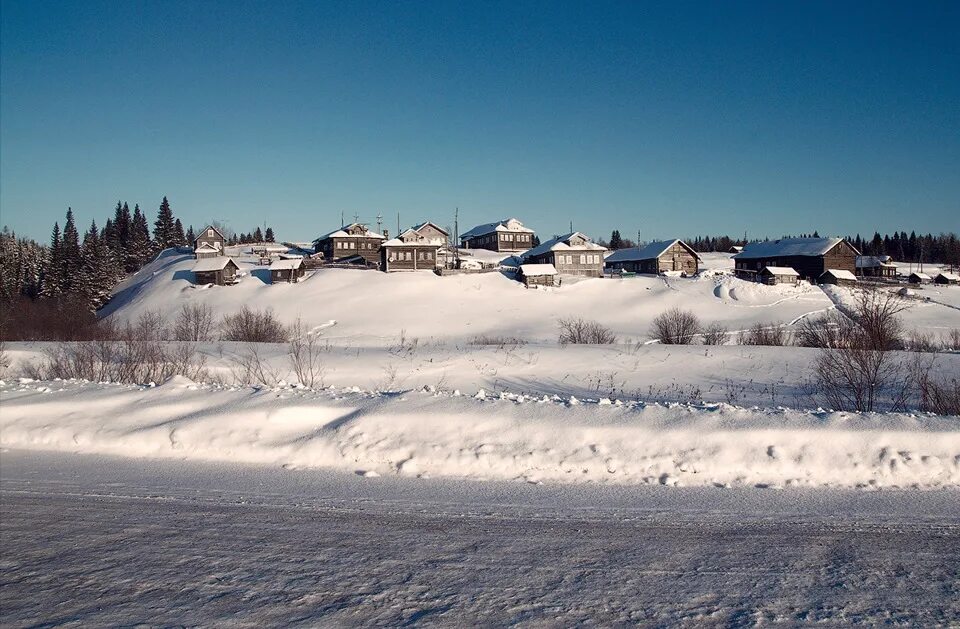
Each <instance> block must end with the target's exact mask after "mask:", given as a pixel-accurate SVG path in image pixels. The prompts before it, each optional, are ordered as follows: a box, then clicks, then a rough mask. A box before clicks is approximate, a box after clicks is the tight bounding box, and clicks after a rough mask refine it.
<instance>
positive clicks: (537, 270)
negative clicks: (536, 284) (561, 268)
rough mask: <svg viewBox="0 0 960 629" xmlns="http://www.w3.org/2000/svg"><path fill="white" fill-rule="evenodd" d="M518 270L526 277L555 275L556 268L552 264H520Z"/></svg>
mask: <svg viewBox="0 0 960 629" xmlns="http://www.w3.org/2000/svg"><path fill="white" fill-rule="evenodd" d="M520 272H521V273H523V274H524V275H526V276H527V277H539V276H543V275H556V274H557V269H555V268H554V266H553V265H552V264H521V265H520Z"/></svg>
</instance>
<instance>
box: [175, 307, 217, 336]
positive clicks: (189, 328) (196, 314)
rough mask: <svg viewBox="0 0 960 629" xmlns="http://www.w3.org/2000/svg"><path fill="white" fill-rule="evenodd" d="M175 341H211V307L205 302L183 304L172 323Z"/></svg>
mask: <svg viewBox="0 0 960 629" xmlns="http://www.w3.org/2000/svg"><path fill="white" fill-rule="evenodd" d="M173 338H174V340H176V341H212V340H213V308H211V307H210V306H209V305H207V304H203V303H195V304H184V305H183V306H181V307H180V312H178V313H177V318H176V320H175V321H174V323H173Z"/></svg>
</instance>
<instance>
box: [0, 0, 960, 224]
mask: <svg viewBox="0 0 960 629" xmlns="http://www.w3.org/2000/svg"><path fill="white" fill-rule="evenodd" d="M0 20H2V30H0V47H2V49H0V53H2V54H0V64H2V67H0V81H2V83H0V214H2V217H0V222H2V223H3V224H7V225H9V226H10V227H12V228H14V229H16V230H17V231H18V232H20V233H24V234H27V235H30V236H34V237H37V238H43V239H46V238H47V237H48V235H49V231H50V227H51V226H52V224H53V221H54V220H58V219H60V220H62V217H63V214H64V212H65V210H66V208H67V206H73V208H74V211H75V212H76V214H77V216H78V221H79V222H80V223H82V224H84V225H85V224H88V223H89V221H90V219H92V218H97V219H98V221H100V220H102V219H103V218H105V217H106V216H107V215H108V214H109V213H111V212H112V208H113V206H114V205H115V203H116V201H117V200H118V199H124V200H127V201H129V202H130V203H131V206H132V204H133V203H134V202H139V203H140V205H141V207H143V208H146V209H147V210H148V213H149V216H150V218H151V221H152V218H153V216H154V215H155V213H156V208H157V206H158V205H159V203H160V199H161V197H162V196H163V195H167V196H168V197H169V198H170V201H171V204H172V206H173V210H174V213H175V214H176V215H177V216H178V217H180V218H181V219H182V220H183V221H184V223H185V224H191V223H192V224H194V225H196V226H198V227H199V226H201V224H202V223H206V222H208V221H209V220H211V219H221V220H224V221H226V222H227V223H228V225H229V226H230V227H232V228H233V229H236V230H244V231H246V230H249V229H252V228H253V226H254V225H256V224H260V223H262V222H263V221H264V220H266V221H267V222H268V223H269V224H271V225H273V226H274V228H275V230H276V231H277V235H278V236H279V237H281V238H285V239H310V238H312V237H314V236H316V235H317V234H318V233H320V232H323V231H327V230H329V229H332V228H335V227H337V226H338V224H339V222H340V213H341V211H343V212H345V213H346V214H347V216H348V217H352V216H353V214H355V213H356V214H359V215H360V217H361V219H362V220H369V221H372V220H373V217H374V216H375V215H376V214H377V213H382V214H383V215H384V216H385V217H388V218H387V220H386V223H387V226H388V227H390V228H391V230H392V229H395V227H396V214H397V213H398V212H399V213H400V216H401V222H402V223H403V224H404V226H406V225H409V224H412V223H414V222H417V221H419V220H423V219H432V220H434V221H435V222H437V223H439V224H441V225H448V224H451V223H452V221H453V216H452V215H453V208H454V207H456V206H459V208H460V215H461V229H466V228H469V227H471V226H472V225H473V224H476V223H481V222H486V221H488V220H493V219H497V218H503V217H506V216H517V217H519V218H520V219H521V220H523V221H524V222H525V223H527V224H528V225H530V226H532V227H534V228H535V229H537V231H538V232H540V233H541V234H546V235H550V234H552V233H559V232H562V231H565V230H566V227H567V226H568V225H569V222H570V221H573V224H574V227H575V228H577V229H580V230H582V231H585V232H587V233H590V234H592V235H595V236H603V237H607V236H609V233H610V230H611V229H613V228H615V227H616V228H620V229H621V230H622V231H623V232H624V234H625V235H626V234H635V233H636V231H637V230H638V229H642V230H643V237H644V239H652V238H658V237H671V236H680V237H684V236H688V235H693V234H704V233H713V234H715V233H729V234H732V235H736V234H742V233H743V232H744V231H745V230H746V231H748V232H749V234H750V235H751V236H765V235H769V236H778V235H781V234H783V233H788V232H790V233H799V232H808V231H813V230H819V231H820V232H821V233H824V234H825V233H831V234H848V233H849V234H852V233H855V232H860V233H863V234H867V233H871V232H872V231H873V230H874V229H877V230H880V231H881V232H884V231H892V230H901V229H905V230H908V231H909V230H912V229H916V230H918V231H921V230H922V231H924V232H926V231H932V232H939V231H943V230H960V218H958V217H960V44H958V41H960V38H957V37H956V33H957V32H960V3H958V2H919V3H917V2H902V3H887V2H822V3H821V2H799V3H779V2H757V3H753V2H684V1H680V2H675V1H671V2H663V3H656V2H623V3H604V2H579V3H566V2H503V3H497V2H487V3H456V2H446V1H441V2H390V3H386V2H384V3H379V2H352V3H346V2H345V3H336V2H322V3H314V2H303V3H300V2H252V3H247V2H237V1H232V2H224V3H217V2H174V1H164V2H146V3H143V2H132V1H131V2H96V1H92V0H91V1H83V2H52V1H26V2H19V1H16V2H14V1H8V0H3V1H2V11H0Z"/></svg>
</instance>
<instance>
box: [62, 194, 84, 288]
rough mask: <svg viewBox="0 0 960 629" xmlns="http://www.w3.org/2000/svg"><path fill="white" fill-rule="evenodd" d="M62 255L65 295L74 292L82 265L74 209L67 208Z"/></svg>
mask: <svg viewBox="0 0 960 629" xmlns="http://www.w3.org/2000/svg"><path fill="white" fill-rule="evenodd" d="M60 254H61V259H60V272H61V282H62V288H61V290H62V291H63V292H64V293H69V292H73V291H74V289H75V287H76V283H77V272H78V271H79V270H80V263H81V259H80V234H79V232H78V231H77V226H76V224H75V223H74V221H73V208H67V219H66V222H65V223H64V224H63V237H62V238H61V240H60Z"/></svg>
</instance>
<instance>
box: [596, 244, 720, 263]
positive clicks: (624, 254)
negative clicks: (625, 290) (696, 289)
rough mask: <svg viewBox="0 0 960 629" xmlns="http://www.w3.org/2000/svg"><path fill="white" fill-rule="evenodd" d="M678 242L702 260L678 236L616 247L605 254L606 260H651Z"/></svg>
mask: <svg viewBox="0 0 960 629" xmlns="http://www.w3.org/2000/svg"><path fill="white" fill-rule="evenodd" d="M677 243H679V244H680V246H682V247H683V248H684V249H686V250H687V251H689V252H690V253H692V254H693V257H695V258H696V259H697V260H700V261H701V262H702V258H700V255H699V254H698V253H697V252H696V251H694V250H693V249H691V248H690V245H688V244H687V243H685V242H683V241H682V240H680V239H679V238H675V239H673V240H657V241H654V242H651V243H650V244H648V245H646V246H644V247H640V248H637V247H631V248H629V249H618V250H617V251H614V252H613V253H612V254H610V255H609V256H607V259H606V260H605V261H606V262H639V261H640V260H653V259H654V258H659V257H660V256H662V255H663V254H664V253H665V252H666V251H667V250H668V249H670V247H672V246H673V245H675V244H677Z"/></svg>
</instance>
